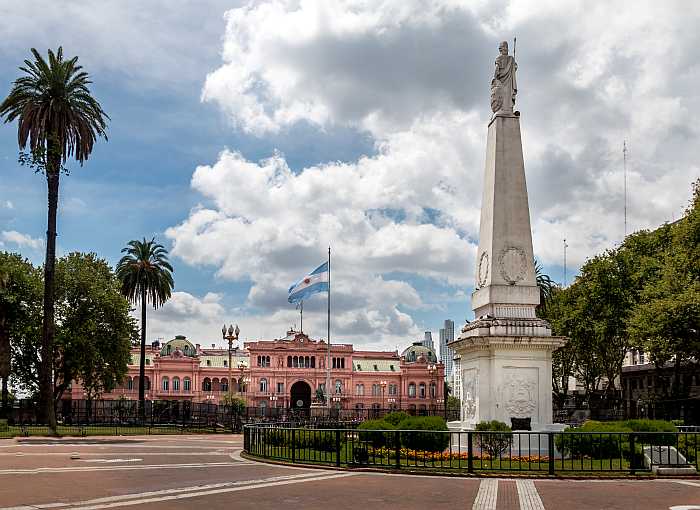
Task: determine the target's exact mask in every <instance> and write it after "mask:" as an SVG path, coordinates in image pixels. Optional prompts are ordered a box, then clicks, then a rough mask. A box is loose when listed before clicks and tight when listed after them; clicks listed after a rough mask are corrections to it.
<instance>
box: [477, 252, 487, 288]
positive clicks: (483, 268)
mask: <svg viewBox="0 0 700 510" xmlns="http://www.w3.org/2000/svg"><path fill="white" fill-rule="evenodd" d="M476 277H477V282H476V284H477V287H478V288H481V287H485V286H486V281H487V280H488V277H489V253H488V252H486V251H485V252H483V253H482V254H481V258H480V259H479V270H478V271H477V275H476Z"/></svg>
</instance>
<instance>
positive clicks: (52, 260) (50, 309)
mask: <svg viewBox="0 0 700 510" xmlns="http://www.w3.org/2000/svg"><path fill="white" fill-rule="evenodd" d="M52 149H53V144H51V143H49V150H48V154H49V155H48V159H49V165H47V169H46V180H47V184H48V190H49V212H48V222H47V223H48V226H47V229H46V261H45V262H44V320H43V324H42V331H41V333H42V334H41V364H40V369H39V376H40V377H39V389H40V394H41V410H42V411H43V414H44V416H43V418H44V421H45V422H46V424H47V425H48V427H49V432H50V433H51V434H55V433H56V411H55V407H54V398H53V361H54V360H53V343H54V333H55V328H54V274H55V268H56V211H57V209H58V181H59V177H60V174H59V167H60V159H59V158H57V157H56V154H55V150H52Z"/></svg>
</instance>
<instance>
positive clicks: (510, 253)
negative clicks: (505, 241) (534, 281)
mask: <svg viewBox="0 0 700 510" xmlns="http://www.w3.org/2000/svg"><path fill="white" fill-rule="evenodd" d="M498 267H499V268H500V271H501V276H502V277H503V279H504V280H505V281H506V282H508V284H509V285H515V284H516V283H518V282H519V281H520V280H522V279H523V278H525V271H527V255H525V250H523V249H522V248H518V247H515V246H511V247H509V248H504V249H503V251H501V254H500V255H499V257H498Z"/></svg>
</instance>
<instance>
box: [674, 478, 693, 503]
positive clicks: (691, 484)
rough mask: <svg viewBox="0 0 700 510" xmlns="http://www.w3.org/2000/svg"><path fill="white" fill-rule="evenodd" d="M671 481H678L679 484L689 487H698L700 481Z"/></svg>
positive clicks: (676, 481)
mask: <svg viewBox="0 0 700 510" xmlns="http://www.w3.org/2000/svg"><path fill="white" fill-rule="evenodd" d="M673 482H675V483H680V484H683V485H690V486H691V487H700V483H697V482H689V481H687V480H673ZM698 508H700V507H698Z"/></svg>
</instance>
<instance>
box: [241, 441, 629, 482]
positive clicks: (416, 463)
mask: <svg viewBox="0 0 700 510" xmlns="http://www.w3.org/2000/svg"><path fill="white" fill-rule="evenodd" d="M353 446H358V445H357V443H344V444H343V445H342V446H341V450H340V465H341V466H344V467H347V466H358V467H360V464H357V463H355V462H354V459H353ZM254 451H255V450H254ZM255 453H256V454H257V456H260V457H265V458H269V459H273V460H280V461H284V462H291V461H292V449H291V448H289V447H286V446H274V447H272V446H269V445H268V446H267V448H265V449H264V450H260V451H255ZM294 462H295V463H299V464H321V465H323V464H325V465H332V466H333V465H337V455H336V452H334V451H333V452H329V451H323V450H315V449H312V448H297V449H295V450H294ZM472 465H473V470H474V473H498V472H509V473H517V472H523V473H530V474H537V473H541V474H543V475H546V474H547V473H548V472H549V462H548V461H547V460H539V459H536V460H533V461H527V460H523V459H519V460H518V459H510V458H503V459H496V460H491V459H488V460H487V459H480V458H474V459H473V460H472ZM363 466H366V467H377V468H385V469H395V468H396V455H395V454H394V453H393V452H391V453H390V454H384V455H380V454H373V453H372V452H370V453H369V456H368V459H367V462H366V464H363ZM400 467H401V468H404V469H418V470H423V469H426V470H436V471H445V472H455V471H459V472H465V473H466V472H467V469H468V461H467V459H465V458H452V459H449V458H444V459H435V460H432V459H430V458H426V459H420V458H419V459H416V458H407V457H406V456H405V455H402V456H401V461H400ZM554 470H555V473H556V474H566V475H586V474H587V475H596V476H597V475H603V474H616V475H619V474H624V473H628V472H629V462H628V461H627V460H626V459H622V460H620V459H604V460H600V459H563V460H562V459H559V458H557V459H555V462H554Z"/></svg>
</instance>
